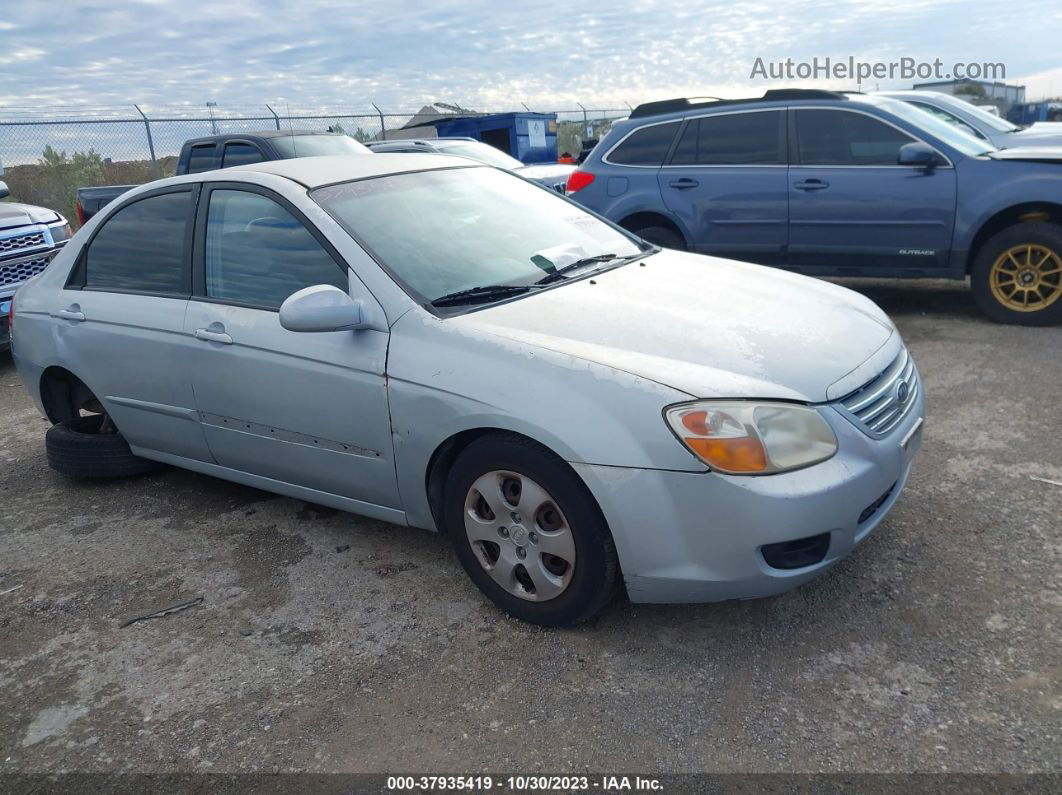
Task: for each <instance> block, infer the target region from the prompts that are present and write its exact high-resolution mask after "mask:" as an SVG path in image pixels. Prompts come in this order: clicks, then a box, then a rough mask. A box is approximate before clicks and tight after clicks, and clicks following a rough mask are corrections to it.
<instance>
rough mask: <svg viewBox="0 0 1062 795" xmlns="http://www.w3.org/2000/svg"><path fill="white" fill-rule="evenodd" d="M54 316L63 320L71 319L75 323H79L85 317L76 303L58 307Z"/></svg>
mask: <svg viewBox="0 0 1062 795" xmlns="http://www.w3.org/2000/svg"><path fill="white" fill-rule="evenodd" d="M55 316H56V317H61V318H62V319H63V320H73V321H74V322H75V323H80V322H81V321H83V320H84V319H85V313H84V312H82V311H81V307H80V306H79V305H78V304H70V306H68V307H67V308H66V309H60V310H59V311H58V312H56V313H55Z"/></svg>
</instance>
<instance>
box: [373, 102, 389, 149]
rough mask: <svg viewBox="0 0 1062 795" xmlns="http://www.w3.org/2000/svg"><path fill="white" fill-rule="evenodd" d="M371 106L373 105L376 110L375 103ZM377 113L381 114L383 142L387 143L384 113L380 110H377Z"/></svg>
mask: <svg viewBox="0 0 1062 795" xmlns="http://www.w3.org/2000/svg"><path fill="white" fill-rule="evenodd" d="M371 104H372V106H373V107H374V108H376V103H375V102H373V103H371ZM376 112H377V113H378V114H380V135H381V136H382V138H383V140H385V141H386V140H387V126H386V125H385V124H384V117H383V111H382V110H380V109H379V108H376Z"/></svg>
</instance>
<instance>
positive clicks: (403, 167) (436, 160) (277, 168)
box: [196, 152, 472, 189]
mask: <svg viewBox="0 0 1062 795" xmlns="http://www.w3.org/2000/svg"><path fill="white" fill-rule="evenodd" d="M428 157H430V158H431V159H430V160H428V159H427V158H428ZM470 165H472V161H470V160H469V159H468V158H466V157H451V156H449V155H440V154H432V153H423V154H422V153H417V154H397V153H395V154H391V153H387V152H374V153H373V154H371V155H368V154H366V155H329V156H327V157H293V158H290V159H288V160H270V161H268V162H265V163H249V164H247V165H245V166H233V167H231V168H226V169H222V170H220V171H205V172H203V173H202V174H198V175H196V176H199V177H201V178H203V177H205V178H207V179H216V178H217V175H220V174H225V173H232V172H234V171H253V172H257V173H259V174H276V175H277V176H280V177H287V178H288V179H290V180H292V181H294V182H298V183H299V184H300V185H305V186H306V187H307V188H311V189H312V188H317V187H320V186H321V185H331V184H334V183H336V182H346V181H348V180H352V179H365V178H366V177H380V176H384V175H386V174H402V173H404V172H407V171H429V170H432V169H436V168H453V167H457V166H461V167H464V168H468V167H469V166H470Z"/></svg>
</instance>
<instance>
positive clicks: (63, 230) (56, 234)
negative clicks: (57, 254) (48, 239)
mask: <svg viewBox="0 0 1062 795" xmlns="http://www.w3.org/2000/svg"><path fill="white" fill-rule="evenodd" d="M60 217H61V216H60ZM48 229H49V231H50V232H51V233H52V242H53V243H55V244H56V245H59V244H60V243H65V242H66V241H67V240H69V239H70V238H71V237H73V236H74V230H72V229H71V228H70V224H68V223H67V222H66V221H65V220H64V221H61V222H60V223H57V224H54V225H52V226H49V227H48Z"/></svg>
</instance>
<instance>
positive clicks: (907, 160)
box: [896, 141, 940, 171]
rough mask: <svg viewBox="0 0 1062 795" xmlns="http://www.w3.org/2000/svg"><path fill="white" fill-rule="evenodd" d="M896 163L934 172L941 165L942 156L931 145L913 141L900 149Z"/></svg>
mask: <svg viewBox="0 0 1062 795" xmlns="http://www.w3.org/2000/svg"><path fill="white" fill-rule="evenodd" d="M896 162H897V163H898V164H899V165H901V166H913V167H914V168H924V169H925V170H926V171H932V170H933V169H934V168H936V167H937V166H938V165H940V156H939V155H938V154H937V150H936V149H934V148H933V147H932V146H930V145H929V144H924V143H922V142H921V141H913V142H911V143H909V144H904V145H903V146H901V147H900V153H899V155H898V156H897V158H896Z"/></svg>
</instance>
